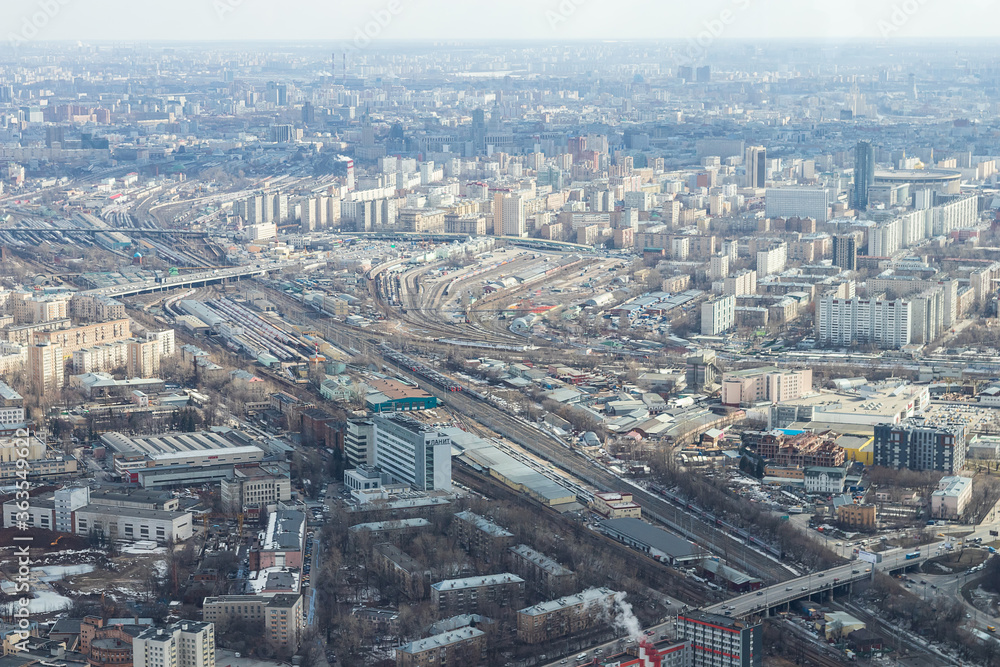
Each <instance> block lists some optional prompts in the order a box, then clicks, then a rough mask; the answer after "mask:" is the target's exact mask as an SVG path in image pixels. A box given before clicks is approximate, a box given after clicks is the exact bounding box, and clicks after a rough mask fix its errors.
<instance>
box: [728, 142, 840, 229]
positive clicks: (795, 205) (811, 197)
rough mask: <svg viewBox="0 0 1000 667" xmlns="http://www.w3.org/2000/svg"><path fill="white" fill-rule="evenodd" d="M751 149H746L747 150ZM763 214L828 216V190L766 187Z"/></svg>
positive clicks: (775, 215) (822, 218) (801, 216)
mask: <svg viewBox="0 0 1000 667" xmlns="http://www.w3.org/2000/svg"><path fill="white" fill-rule="evenodd" d="M750 150H751V149H749V148H748V149H747V152H749V151H750ZM764 214H765V215H766V216H767V217H768V218H813V219H814V220H816V222H826V221H827V220H828V219H829V217H830V191H829V190H827V189H826V188H768V189H767V190H766V191H765V192H764Z"/></svg>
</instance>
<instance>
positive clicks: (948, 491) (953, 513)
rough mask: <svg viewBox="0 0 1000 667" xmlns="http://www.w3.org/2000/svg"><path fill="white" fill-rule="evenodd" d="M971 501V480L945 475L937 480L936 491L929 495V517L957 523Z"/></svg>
mask: <svg viewBox="0 0 1000 667" xmlns="http://www.w3.org/2000/svg"><path fill="white" fill-rule="evenodd" d="M971 499H972V478H970V477H959V476H957V475H946V476H944V477H942V478H941V479H940V480H938V488H937V491H935V492H934V493H932V494H931V516H932V517H934V518H935V519H946V520H948V521H958V520H959V519H961V518H962V515H963V514H965V508H966V507H967V506H968V505H969V501H970V500H971Z"/></svg>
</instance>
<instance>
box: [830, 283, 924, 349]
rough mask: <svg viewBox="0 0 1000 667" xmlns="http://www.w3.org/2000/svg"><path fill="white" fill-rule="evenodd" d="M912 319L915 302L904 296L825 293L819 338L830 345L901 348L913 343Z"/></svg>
mask: <svg viewBox="0 0 1000 667" xmlns="http://www.w3.org/2000/svg"><path fill="white" fill-rule="evenodd" d="M911 320H912V304H911V303H910V302H909V301H904V300H902V299H896V300H894V301H888V300H879V299H859V298H857V297H855V298H853V299H838V298H835V297H832V296H824V297H823V298H821V299H820V300H819V301H818V302H817V303H816V342H817V343H818V344H820V345H823V346H828V347H855V346H859V345H873V346H875V347H878V348H881V349H899V348H902V347H905V346H907V345H909V344H910V340H911V334H912V329H911Z"/></svg>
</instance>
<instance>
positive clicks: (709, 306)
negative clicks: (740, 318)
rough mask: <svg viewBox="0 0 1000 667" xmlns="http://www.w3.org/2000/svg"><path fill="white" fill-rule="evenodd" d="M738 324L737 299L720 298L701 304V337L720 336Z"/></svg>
mask: <svg viewBox="0 0 1000 667" xmlns="http://www.w3.org/2000/svg"><path fill="white" fill-rule="evenodd" d="M735 323H736V297H735V296H719V297H715V298H713V299H709V300H708V301H706V302H705V303H703V304H701V335H703V336H718V335H719V334H721V333H724V332H726V331H728V330H729V329H732V328H733V325H734V324H735Z"/></svg>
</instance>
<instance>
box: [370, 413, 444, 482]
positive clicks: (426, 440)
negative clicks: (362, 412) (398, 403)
mask: <svg viewBox="0 0 1000 667" xmlns="http://www.w3.org/2000/svg"><path fill="white" fill-rule="evenodd" d="M373 422H374V425H375V429H374V431H375V465H377V466H379V467H380V468H381V469H382V470H383V471H385V472H387V473H389V475H391V476H392V477H393V478H394V479H395V480H397V481H399V482H405V483H407V484H409V485H410V486H411V487H413V488H414V489H417V490H420V491H451V440H450V439H449V438H448V436H447V435H446V434H444V433H441V432H439V431H438V430H437V429H434V428H432V427H429V426H427V425H426V424H424V423H422V422H420V421H417V420H416V419H414V418H413V417H411V416H409V415H406V414H402V413H390V414H381V415H378V416H377V417H375V418H374V420H373Z"/></svg>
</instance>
